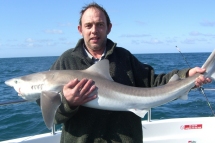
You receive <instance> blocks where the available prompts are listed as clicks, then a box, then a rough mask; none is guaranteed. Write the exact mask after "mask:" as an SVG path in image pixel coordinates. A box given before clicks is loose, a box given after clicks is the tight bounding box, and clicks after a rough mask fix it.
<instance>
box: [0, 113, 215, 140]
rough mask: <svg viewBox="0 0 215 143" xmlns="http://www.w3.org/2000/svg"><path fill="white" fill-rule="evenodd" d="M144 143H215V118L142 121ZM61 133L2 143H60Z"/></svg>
mask: <svg viewBox="0 0 215 143" xmlns="http://www.w3.org/2000/svg"><path fill="white" fill-rule="evenodd" d="M142 127H143V142H144V143H215V139H214V138H213V135H215V117H198V118H177V119H165V120H153V121H150V122H149V121H142ZM60 135H61V132H60V131H57V132H56V133H55V134H54V135H53V134H51V133H46V134H39V135H35V136H28V137H23V138H18V139H12V140H7V141H2V142H0V143H21V142H22V143H59V142H60Z"/></svg>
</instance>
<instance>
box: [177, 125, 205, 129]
mask: <svg viewBox="0 0 215 143" xmlns="http://www.w3.org/2000/svg"><path fill="white" fill-rule="evenodd" d="M181 129H182V130H192V129H202V124H192V125H183V126H181Z"/></svg>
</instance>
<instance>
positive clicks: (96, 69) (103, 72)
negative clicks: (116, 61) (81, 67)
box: [86, 59, 113, 81]
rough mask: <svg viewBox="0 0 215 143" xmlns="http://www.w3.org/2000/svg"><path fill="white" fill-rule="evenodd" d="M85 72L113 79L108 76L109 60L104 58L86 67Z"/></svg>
mask: <svg viewBox="0 0 215 143" xmlns="http://www.w3.org/2000/svg"><path fill="white" fill-rule="evenodd" d="M86 71H87V72H90V73H92V74H96V75H99V76H100V77H103V78H105V79H108V80H110V81H113V79H112V77H111V76H110V72H109V60H107V59H104V60H101V61H99V62H97V63H95V64H94V65H92V66H91V67H89V68H88V69H86Z"/></svg>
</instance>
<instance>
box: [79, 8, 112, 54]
mask: <svg viewBox="0 0 215 143" xmlns="http://www.w3.org/2000/svg"><path fill="white" fill-rule="evenodd" d="M81 22H82V25H79V26H78V31H79V32H80V34H81V35H82V36H83V38H84V42H85V45H86V47H87V49H88V50H92V51H94V52H95V51H101V50H102V51H103V50H104V48H105V46H106V40H107V35H108V33H109V32H110V30H111V26H112V25H111V24H110V25H109V27H108V26H107V21H106V17H105V15H104V13H103V12H102V11H100V10H98V9H96V8H89V9H87V10H86V11H85V12H84V14H83V15H82V19H81Z"/></svg>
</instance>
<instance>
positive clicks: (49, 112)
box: [40, 91, 61, 129]
mask: <svg viewBox="0 0 215 143" xmlns="http://www.w3.org/2000/svg"><path fill="white" fill-rule="evenodd" d="M60 104H61V96H60V95H59V93H57V92H53V91H43V92H42V93H41V97H40V106H41V111H42V115H43V120H44V122H45V124H46V126H47V128H48V129H52V127H53V124H54V118H55V113H56V111H57V109H58V107H59V106H60Z"/></svg>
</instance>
